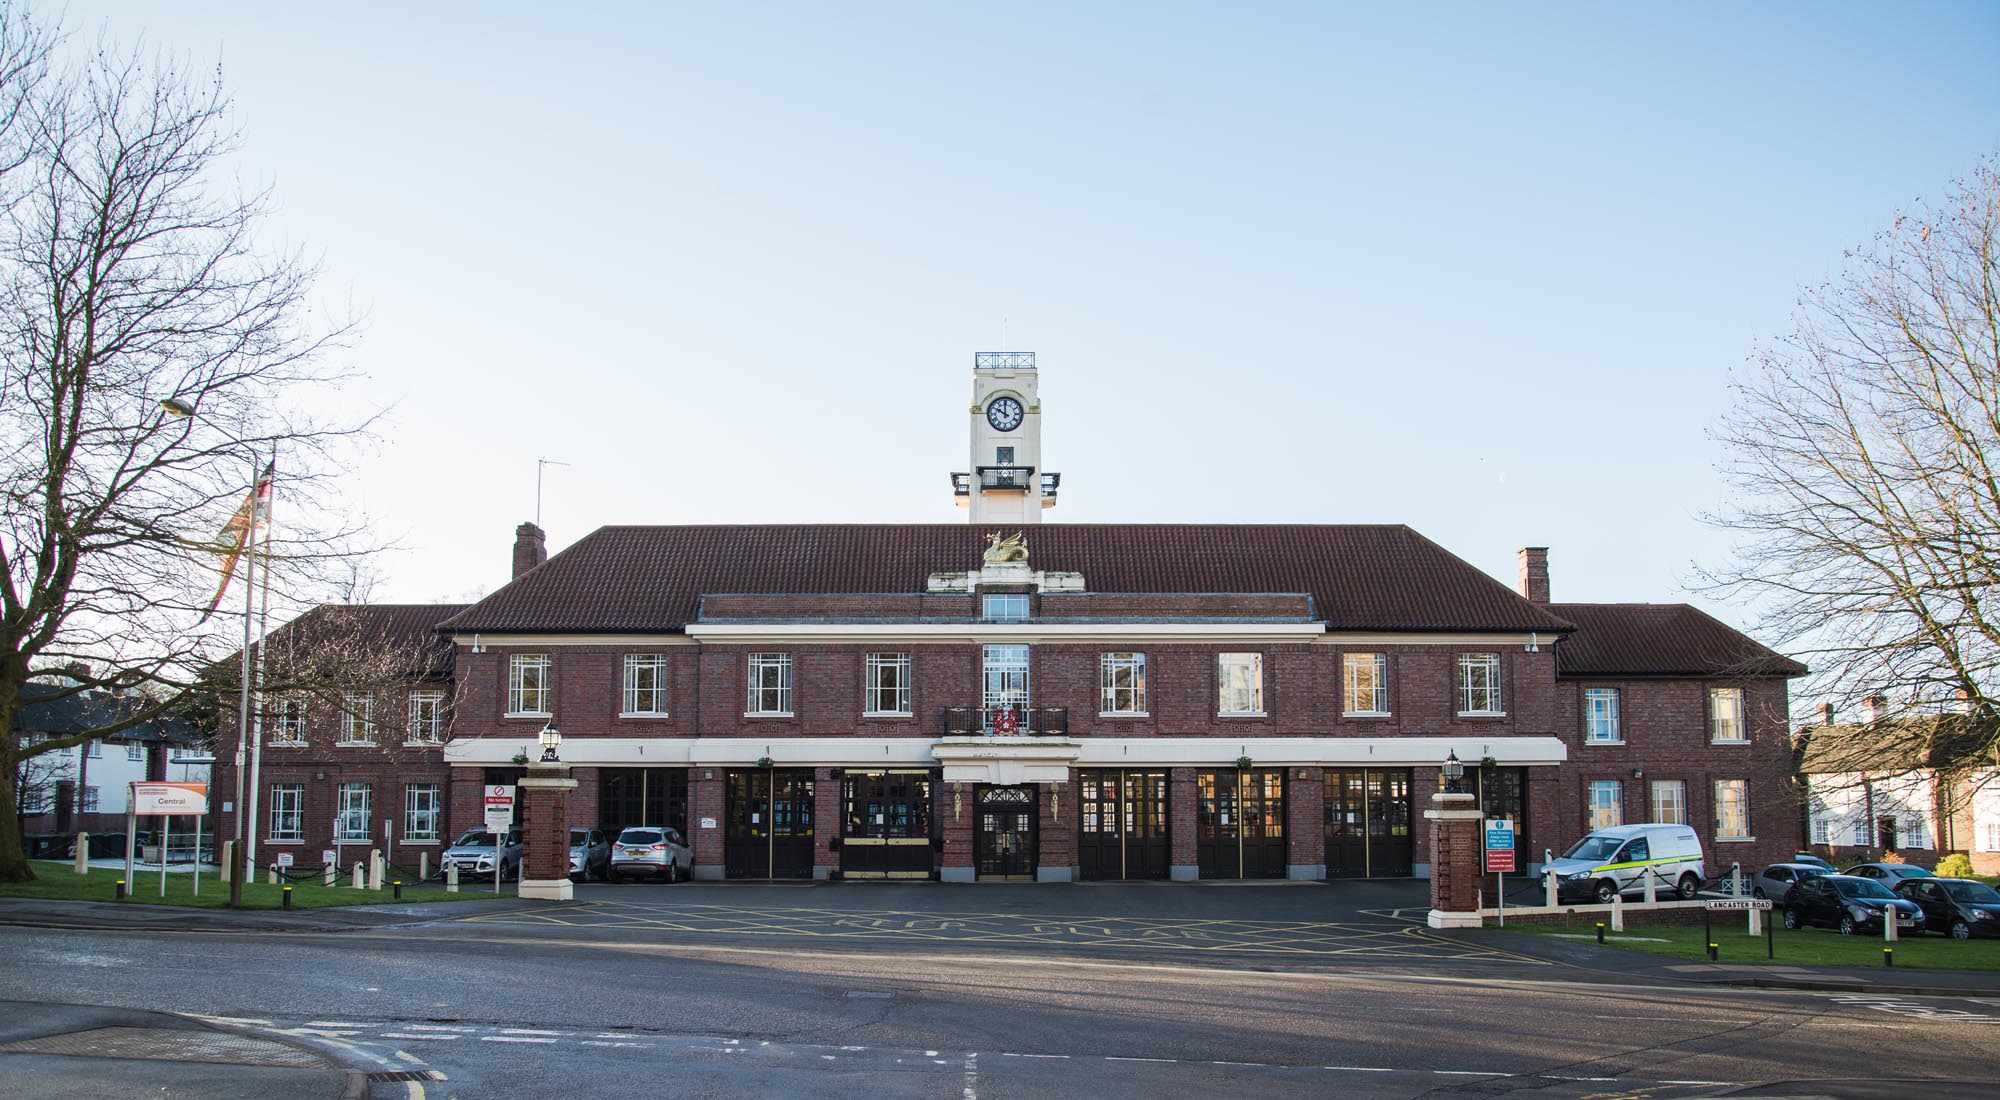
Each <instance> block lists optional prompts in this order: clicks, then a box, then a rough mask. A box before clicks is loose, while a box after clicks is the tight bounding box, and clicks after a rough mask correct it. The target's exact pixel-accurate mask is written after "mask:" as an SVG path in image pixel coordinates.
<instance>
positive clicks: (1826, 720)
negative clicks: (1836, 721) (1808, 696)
mask: <svg viewBox="0 0 2000 1100" xmlns="http://www.w3.org/2000/svg"><path fill="white" fill-rule="evenodd" d="M1819 724H1820V725H1822V726H1831V725H1833V704H1832V703H1821V704H1820V705H1819Z"/></svg>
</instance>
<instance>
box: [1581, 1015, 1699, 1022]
mask: <svg viewBox="0 0 2000 1100" xmlns="http://www.w3.org/2000/svg"><path fill="white" fill-rule="evenodd" d="M1591 1019H1593V1020H1672V1019H1674V1017H1672V1016H1596V1015H1593V1016H1592V1017H1591ZM1695 1022H1699V1021H1695Z"/></svg>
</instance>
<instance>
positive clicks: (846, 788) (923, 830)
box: [840, 771, 933, 878]
mask: <svg viewBox="0 0 2000 1100" xmlns="http://www.w3.org/2000/svg"><path fill="white" fill-rule="evenodd" d="M932 789H933V784H932V783H931V773H930V772H927V771H881V772H862V771H850V772H848V773H847V775H846V777H845V778H843V779H842V780H841V786H840V809H841V813H840V873H841V876H842V877H843V878H929V877H930V874H931V863H932V858H931V791H932Z"/></svg>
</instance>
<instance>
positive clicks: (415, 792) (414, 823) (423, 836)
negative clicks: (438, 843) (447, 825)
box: [403, 783, 443, 840]
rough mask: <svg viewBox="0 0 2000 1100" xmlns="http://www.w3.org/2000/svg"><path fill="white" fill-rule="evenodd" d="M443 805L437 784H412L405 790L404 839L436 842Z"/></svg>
mask: <svg viewBox="0 0 2000 1100" xmlns="http://www.w3.org/2000/svg"><path fill="white" fill-rule="evenodd" d="M442 804H443V796H442V792H441V791H440V790H439V788H438V785H437V784H436V783H412V784H410V785H409V786H407V787H404V788H403V839H404V840H436V839H437V838H438V809H439V807H440V806H441V805H442Z"/></svg>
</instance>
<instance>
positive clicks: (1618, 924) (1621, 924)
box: [1611, 894, 1625, 932]
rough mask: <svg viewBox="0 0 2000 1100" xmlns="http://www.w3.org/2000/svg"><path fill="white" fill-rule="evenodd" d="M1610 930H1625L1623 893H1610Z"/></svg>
mask: <svg viewBox="0 0 2000 1100" xmlns="http://www.w3.org/2000/svg"><path fill="white" fill-rule="evenodd" d="M1611 930H1612V931H1613V932H1623V931H1625V895H1623V894H1613V895H1611Z"/></svg>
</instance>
